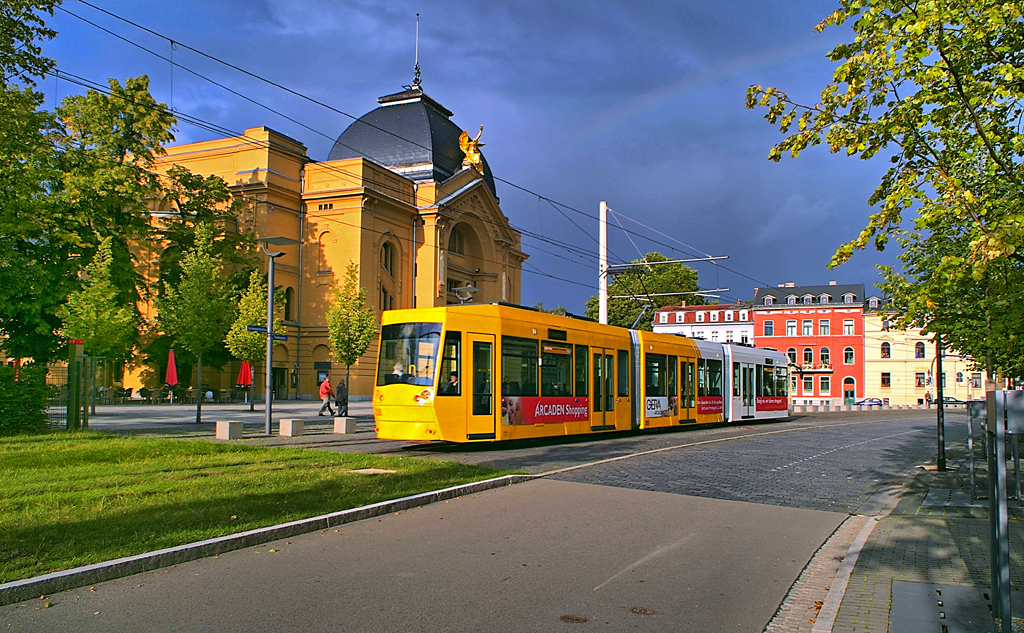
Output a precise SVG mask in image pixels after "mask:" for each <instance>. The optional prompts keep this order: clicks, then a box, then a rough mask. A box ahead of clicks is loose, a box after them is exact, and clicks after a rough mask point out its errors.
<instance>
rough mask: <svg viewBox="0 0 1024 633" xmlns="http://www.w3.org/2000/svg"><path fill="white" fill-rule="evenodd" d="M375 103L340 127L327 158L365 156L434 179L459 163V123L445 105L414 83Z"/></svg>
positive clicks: (487, 176)
mask: <svg viewBox="0 0 1024 633" xmlns="http://www.w3.org/2000/svg"><path fill="white" fill-rule="evenodd" d="M377 103H379V104H380V107H379V108H377V109H375V110H372V111H370V112H367V113H366V114H364V115H363V116H361V117H360V118H359V120H357V121H355V122H353V123H352V125H350V126H348V128H347V129H346V130H345V131H344V132H342V133H341V136H339V137H338V140H337V141H335V143H334V147H333V148H331V153H330V155H329V156H328V160H343V159H346V158H368V159H370V160H372V161H374V162H375V163H379V164H381V165H384V166H385V167H387V168H388V169H390V170H392V171H394V172H396V173H399V174H401V175H403V176H405V177H407V178H411V179H413V180H431V179H432V180H435V181H437V182H439V183H440V182H444V181H445V180H447V179H449V178H451V177H452V176H453V175H454V174H455V173H456V172H458V171H459V170H461V169H462V161H463V159H464V158H465V153H463V151H462V150H461V149H460V148H459V136H460V135H461V134H462V129H460V128H459V126H457V125H455V124H454V123H452V121H451V116H452V113H451V111H450V110H448V109H447V108H445V107H444V106H442V105H441V104H439V103H438V102H436V101H434V100H433V99H431V98H430V97H429V96H427V95H426V93H424V92H423V90H422V89H420V88H419V87H418V86H416V87H413V88H411V89H408V90H405V91H403V92H398V93H395V94H391V95H385V96H383V97H380V98H379V99H377ZM481 159H482V165H483V177H484V181H485V182H486V183H487V187H488V188H489V189H490V190H491V193H492V194H494V196H495V197H497V192H496V191H495V188H494V178H493V177H492V176H491V169H490V167H489V166H488V165H487V159H485V158H483V156H481Z"/></svg>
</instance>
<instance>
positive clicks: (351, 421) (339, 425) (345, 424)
mask: <svg viewBox="0 0 1024 633" xmlns="http://www.w3.org/2000/svg"><path fill="white" fill-rule="evenodd" d="M334 432H335V433H338V434H341V435H350V434H352V433H355V432H356V419H355V418H343V417H337V418H334Z"/></svg>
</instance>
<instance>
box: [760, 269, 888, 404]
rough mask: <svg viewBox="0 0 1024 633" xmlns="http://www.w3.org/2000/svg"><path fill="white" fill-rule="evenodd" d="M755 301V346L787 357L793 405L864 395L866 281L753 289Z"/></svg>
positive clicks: (839, 401)
mask: <svg viewBox="0 0 1024 633" xmlns="http://www.w3.org/2000/svg"><path fill="white" fill-rule="evenodd" d="M753 304H754V305H753V307H752V313H753V320H754V344H755V345H756V346H757V347H765V348H770V349H774V350H777V351H780V352H784V353H786V354H788V355H789V359H790V362H791V363H792V365H791V366H790V370H791V375H792V383H791V385H790V402H791V403H792V404H826V403H829V404H833V405H838V404H844V403H846V404H850V403H852V402H854V401H856V400H859V399H861V398H863V397H864V307H865V296H864V284H845V285H837V284H836V283H835V282H832V283H831V284H829V285H827V286H797V285H796V284H783V285H782V286H779V287H778V288H757V289H755V290H754V302H753ZM875 307H877V306H875Z"/></svg>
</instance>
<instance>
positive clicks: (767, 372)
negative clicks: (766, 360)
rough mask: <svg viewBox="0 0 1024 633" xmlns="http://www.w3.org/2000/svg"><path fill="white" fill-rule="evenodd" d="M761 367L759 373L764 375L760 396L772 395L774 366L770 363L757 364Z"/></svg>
mask: <svg viewBox="0 0 1024 633" xmlns="http://www.w3.org/2000/svg"><path fill="white" fill-rule="evenodd" d="M758 367H760V368H761V373H762V374H763V375H764V380H762V385H761V389H760V393H761V395H762V396H774V395H775V389H776V385H775V368H774V367H772V366H770V365H758Z"/></svg>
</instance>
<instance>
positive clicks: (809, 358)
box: [804, 347, 814, 365]
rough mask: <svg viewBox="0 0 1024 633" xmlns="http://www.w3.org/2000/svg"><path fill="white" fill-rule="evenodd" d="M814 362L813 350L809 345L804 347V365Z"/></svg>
mask: <svg viewBox="0 0 1024 633" xmlns="http://www.w3.org/2000/svg"><path fill="white" fill-rule="evenodd" d="M813 363H814V350H813V349H811V348H810V347H805V348H804V365H811V364H813Z"/></svg>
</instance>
